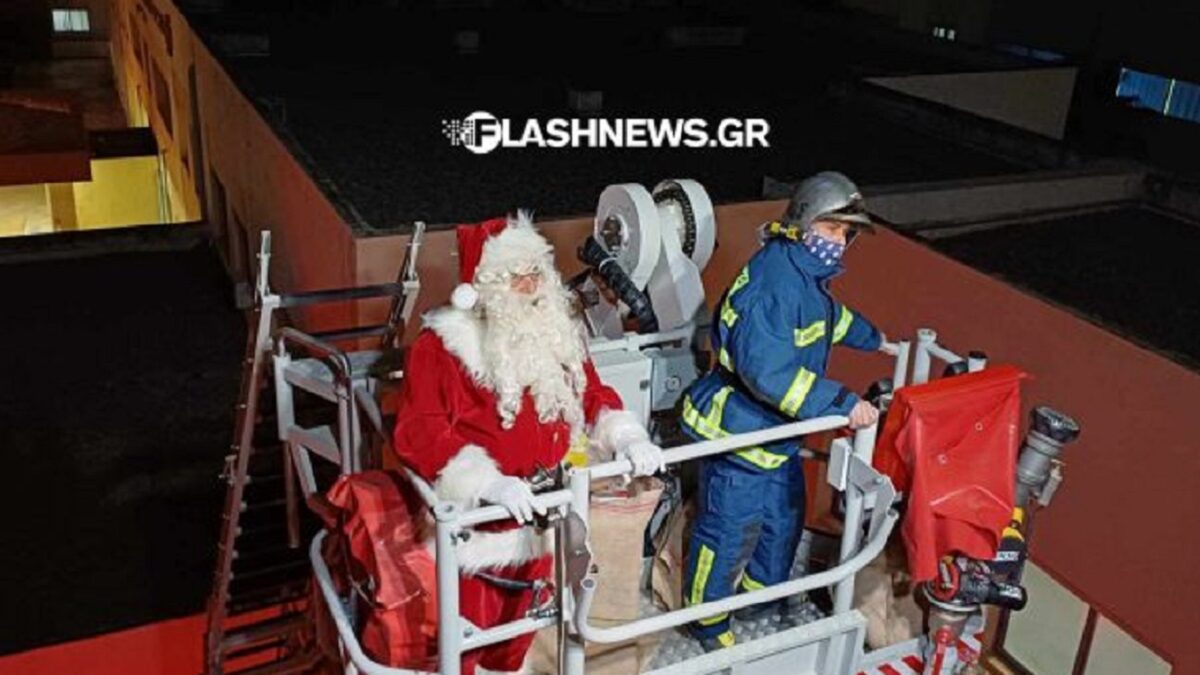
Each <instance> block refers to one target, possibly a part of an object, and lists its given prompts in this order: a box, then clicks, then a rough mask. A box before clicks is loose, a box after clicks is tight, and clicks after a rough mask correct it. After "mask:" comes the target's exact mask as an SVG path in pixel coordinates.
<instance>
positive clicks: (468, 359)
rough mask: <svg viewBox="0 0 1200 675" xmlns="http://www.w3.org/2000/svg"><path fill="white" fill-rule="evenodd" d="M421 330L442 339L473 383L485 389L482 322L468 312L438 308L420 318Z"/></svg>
mask: <svg viewBox="0 0 1200 675" xmlns="http://www.w3.org/2000/svg"><path fill="white" fill-rule="evenodd" d="M424 324H425V327H426V328H428V329H429V330H431V331H433V332H434V333H435V334H437V336H438V337H439V338H441V339H442V344H444V345H445V346H446V349H447V350H448V351H449V352H450V353H451V354H453V355H454V356H455V357H457V358H458V360H459V361H460V362H461V363H462V365H463V368H465V369H466V371H467V372H468V373H470V375H471V378H472V379H473V380H475V383H476V384H478V385H481V386H487V385H486V383H487V368H485V367H484V362H483V322H482V321H480V319H479V317H477V316H475V314H474V313H473V312H472V311H470V310H465V309H459V308H457V307H439V308H438V309H435V310H432V311H430V312H427V313H426V314H425V316H424Z"/></svg>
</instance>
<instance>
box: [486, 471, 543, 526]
mask: <svg viewBox="0 0 1200 675" xmlns="http://www.w3.org/2000/svg"><path fill="white" fill-rule="evenodd" d="M479 499H480V500H481V501H483V502H485V503H488V504H495V505H497V506H503V507H504V508H505V509H507V510H508V512H509V513H510V514H512V517H513V518H515V519H516V521H517V522H518V523H528V522H531V521H533V514H534V513H535V512H536V513H537V514H538V515H540V516H544V515H546V508H545V507H544V506H539V505H538V504H536V503H534V501H533V491H532V490H530V489H529V485H527V484H526V483H525V481H523V480H521V479H520V478H517V477H515V476H500V477H499V478H497V479H495V480H493V481H492V482H491V483H488V485H487V487H485V488H484V489H483V492H480V493H479Z"/></svg>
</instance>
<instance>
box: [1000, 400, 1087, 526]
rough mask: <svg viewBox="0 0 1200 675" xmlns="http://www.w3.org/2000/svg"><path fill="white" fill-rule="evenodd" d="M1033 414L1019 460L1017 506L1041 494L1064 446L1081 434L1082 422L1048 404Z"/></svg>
mask: <svg viewBox="0 0 1200 675" xmlns="http://www.w3.org/2000/svg"><path fill="white" fill-rule="evenodd" d="M1031 417H1032V425H1031V428H1030V430H1029V434H1028V435H1027V436H1026V437H1025V445H1024V447H1023V448H1021V454H1020V457H1019V459H1018V460H1017V491H1016V502H1015V503H1016V505H1017V506H1024V505H1025V504H1026V503H1028V502H1029V499H1030V498H1031V497H1034V496H1038V495H1040V494H1041V492H1042V489H1043V487H1044V486H1045V485H1046V483H1047V481H1048V480H1049V479H1050V475H1051V471H1052V469H1053V467H1054V466H1055V462H1057V461H1058V456H1059V455H1060V454H1061V453H1062V448H1063V446H1064V445H1066V444H1067V443H1070V442H1071V441H1074V440H1075V439H1076V438H1078V437H1079V424H1078V423H1076V422H1075V420H1074V419H1072V418H1071V417H1070V416H1069V415H1066V414H1065V413H1061V412H1059V411H1057V410H1055V409H1053V408H1051V407H1049V406H1044V405H1040V406H1038V407H1036V408H1034V409H1033V412H1032V414H1031Z"/></svg>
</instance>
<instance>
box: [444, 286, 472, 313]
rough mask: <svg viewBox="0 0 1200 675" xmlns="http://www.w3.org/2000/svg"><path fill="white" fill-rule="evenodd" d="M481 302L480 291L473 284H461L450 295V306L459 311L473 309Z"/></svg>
mask: <svg viewBox="0 0 1200 675" xmlns="http://www.w3.org/2000/svg"><path fill="white" fill-rule="evenodd" d="M477 302H479V291H477V290H475V287H474V286H472V285H471V284H459V285H458V286H455V287H454V292H453V293H451V294H450V304H452V305H454V306H455V307H457V308H459V309H471V308H473V307H474V306H475V303H477Z"/></svg>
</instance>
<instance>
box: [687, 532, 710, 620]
mask: <svg viewBox="0 0 1200 675" xmlns="http://www.w3.org/2000/svg"><path fill="white" fill-rule="evenodd" d="M713 558H714V555H713V551H712V549H711V548H709V547H707V546H705V545H704V544H700V557H699V558H698V559H697V560H696V576H695V577H694V578H693V579H692V597H691V598H690V601H689V603H688V604H692V605H699V604H701V603H703V602H704V587H705V586H706V585H708V575H709V574H711V573H712V565H713Z"/></svg>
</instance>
